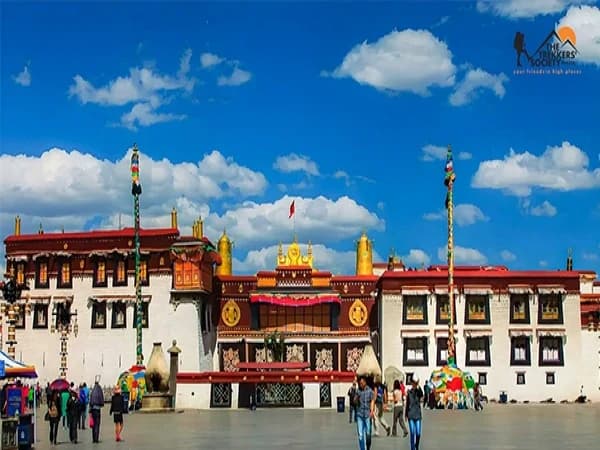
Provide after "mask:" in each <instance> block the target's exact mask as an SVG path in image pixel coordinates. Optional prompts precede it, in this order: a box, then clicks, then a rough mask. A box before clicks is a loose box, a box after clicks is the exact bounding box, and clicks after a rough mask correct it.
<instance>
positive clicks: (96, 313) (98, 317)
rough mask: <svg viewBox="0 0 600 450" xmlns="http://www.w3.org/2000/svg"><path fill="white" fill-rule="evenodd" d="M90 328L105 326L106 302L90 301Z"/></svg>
mask: <svg viewBox="0 0 600 450" xmlns="http://www.w3.org/2000/svg"><path fill="white" fill-rule="evenodd" d="M92 328H106V302H94V303H92Z"/></svg>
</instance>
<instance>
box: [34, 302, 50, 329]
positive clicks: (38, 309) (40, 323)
mask: <svg viewBox="0 0 600 450" xmlns="http://www.w3.org/2000/svg"><path fill="white" fill-rule="evenodd" d="M33 328H48V305H45V304H43V303H36V304H35V305H33Z"/></svg>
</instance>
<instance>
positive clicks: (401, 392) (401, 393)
mask: <svg viewBox="0 0 600 450" xmlns="http://www.w3.org/2000/svg"><path fill="white" fill-rule="evenodd" d="M392 396H393V398H394V424H393V426H392V436H397V433H396V425H397V424H398V423H400V428H402V431H404V436H402V437H406V436H408V430H407V429H406V423H404V398H405V396H406V390H405V389H404V384H403V383H401V382H400V380H395V381H394V391H393V392H392Z"/></svg>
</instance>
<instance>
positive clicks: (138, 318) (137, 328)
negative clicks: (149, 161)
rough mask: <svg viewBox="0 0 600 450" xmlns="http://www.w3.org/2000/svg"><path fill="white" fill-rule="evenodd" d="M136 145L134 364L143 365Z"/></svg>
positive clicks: (136, 158) (136, 155)
mask: <svg viewBox="0 0 600 450" xmlns="http://www.w3.org/2000/svg"><path fill="white" fill-rule="evenodd" d="M138 152H139V151H138V148H137V144H133V154H132V155H131V194H132V195H133V220H134V233H135V331H136V333H135V341H136V342H135V343H136V347H135V350H136V351H135V353H136V364H137V365H138V366H143V365H144V355H143V353H142V283H141V280H140V195H141V194H142V186H141V184H140V155H139V153H138Z"/></svg>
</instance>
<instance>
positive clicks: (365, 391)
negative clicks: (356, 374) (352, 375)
mask: <svg viewBox="0 0 600 450" xmlns="http://www.w3.org/2000/svg"><path fill="white" fill-rule="evenodd" d="M354 404H355V405H357V407H356V430H357V433H358V447H359V449H360V450H371V420H372V419H373V417H375V391H374V390H373V389H372V388H371V387H370V386H368V385H367V378H366V377H365V376H364V375H363V376H361V377H360V378H359V380H358V389H357V391H356V395H355V397H354Z"/></svg>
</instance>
